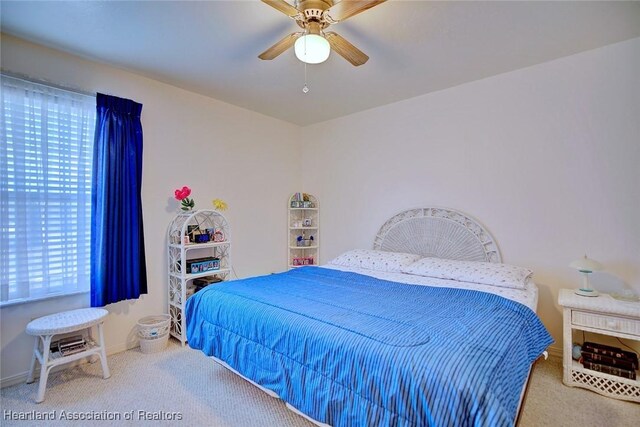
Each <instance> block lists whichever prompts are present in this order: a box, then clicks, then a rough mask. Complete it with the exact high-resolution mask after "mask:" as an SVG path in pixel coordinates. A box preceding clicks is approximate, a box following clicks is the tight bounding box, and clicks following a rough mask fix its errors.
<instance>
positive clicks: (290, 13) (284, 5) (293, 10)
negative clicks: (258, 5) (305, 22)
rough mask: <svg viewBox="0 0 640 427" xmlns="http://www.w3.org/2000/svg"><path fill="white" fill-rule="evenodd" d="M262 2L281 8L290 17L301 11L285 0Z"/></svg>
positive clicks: (264, 0)
mask: <svg viewBox="0 0 640 427" xmlns="http://www.w3.org/2000/svg"><path fill="white" fill-rule="evenodd" d="M262 2H263V3H266V4H268V5H269V6H271V7H272V8H274V9H277V10H279V11H280V12H282V13H284V14H285V15H287V16H288V17H290V18H294V17H296V16H298V15H300V13H301V12H300V11H299V10H298V9H296V8H295V7H293V6H291V5H290V4H289V3H287V2H286V1H284V0H262Z"/></svg>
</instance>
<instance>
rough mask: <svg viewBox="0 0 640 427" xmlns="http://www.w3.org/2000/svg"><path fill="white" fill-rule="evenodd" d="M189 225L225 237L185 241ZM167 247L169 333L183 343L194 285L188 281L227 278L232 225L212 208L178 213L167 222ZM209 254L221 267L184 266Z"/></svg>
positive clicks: (229, 265)
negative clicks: (193, 270) (199, 268)
mask: <svg viewBox="0 0 640 427" xmlns="http://www.w3.org/2000/svg"><path fill="white" fill-rule="evenodd" d="M189 226H197V227H198V228H199V230H200V231H201V232H203V233H204V232H205V231H206V230H207V229H214V230H216V231H220V232H222V235H223V237H224V240H223V241H220V242H213V241H210V242H207V243H191V242H188V241H185V237H186V236H188V232H189V228H190V227H189ZM167 246H168V250H167V257H168V258H167V261H168V274H167V276H168V281H169V315H170V316H171V329H170V332H171V335H172V336H173V337H175V338H177V339H178V340H180V343H181V344H182V345H184V344H185V343H186V342H187V337H186V323H185V316H184V309H185V304H186V302H187V298H188V297H189V296H190V288H191V287H192V286H193V285H192V283H191V282H192V281H193V279H198V278H201V277H209V276H215V277H217V278H219V279H222V280H226V279H227V277H228V276H229V273H230V272H231V228H230V227H229V222H228V221H227V219H226V218H225V217H224V215H222V214H221V213H220V212H218V211H215V210H208V209H201V210H196V211H187V212H181V213H179V214H178V215H176V216H175V217H174V218H173V220H172V221H171V222H170V223H169V227H168V229H167ZM208 256H211V257H217V258H220V269H218V270H211V271H204V272H199V273H193V274H191V273H187V269H186V267H184V268H183V266H186V265H187V260H189V259H193V258H200V257H208Z"/></svg>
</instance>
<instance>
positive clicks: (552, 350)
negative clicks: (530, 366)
mask: <svg viewBox="0 0 640 427" xmlns="http://www.w3.org/2000/svg"><path fill="white" fill-rule="evenodd" d="M547 351H548V352H549V356H550V357H559V358H560V359H562V348H559V347H554V346H551V347H549V348H548V349H547Z"/></svg>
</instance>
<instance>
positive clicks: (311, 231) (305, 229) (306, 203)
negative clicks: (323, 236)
mask: <svg viewBox="0 0 640 427" xmlns="http://www.w3.org/2000/svg"><path fill="white" fill-rule="evenodd" d="M287 207H288V231H287V241H288V244H287V246H288V249H289V250H288V258H289V259H288V262H287V266H288V268H289V269H292V268H297V267H302V266H304V265H318V262H319V258H318V257H319V249H320V236H319V232H320V205H319V203H318V199H317V197H315V196H313V195H312V194H307V193H295V194H293V195H291V197H289V202H288V206H287ZM298 239H302V242H303V243H302V244H301V243H299V241H298Z"/></svg>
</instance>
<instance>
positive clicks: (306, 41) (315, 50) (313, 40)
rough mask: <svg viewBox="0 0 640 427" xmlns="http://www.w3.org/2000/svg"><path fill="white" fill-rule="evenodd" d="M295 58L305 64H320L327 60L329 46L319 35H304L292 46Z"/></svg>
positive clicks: (329, 51)
mask: <svg viewBox="0 0 640 427" xmlns="http://www.w3.org/2000/svg"><path fill="white" fill-rule="evenodd" d="M294 49H295V53H296V57H297V58H298V59H299V60H300V61H302V62H306V63H307V64H320V63H321V62H324V61H326V60H327V58H329V53H331V46H330V45H329V42H328V41H327V39H325V38H324V37H322V36H321V35H319V34H305V35H304V36H302V37H299V38H298V40H296V43H295V45H294Z"/></svg>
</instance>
